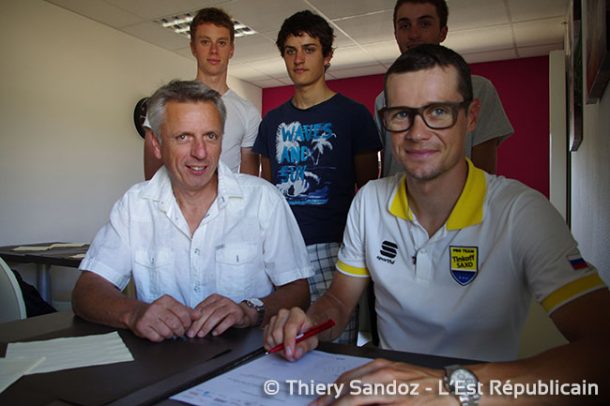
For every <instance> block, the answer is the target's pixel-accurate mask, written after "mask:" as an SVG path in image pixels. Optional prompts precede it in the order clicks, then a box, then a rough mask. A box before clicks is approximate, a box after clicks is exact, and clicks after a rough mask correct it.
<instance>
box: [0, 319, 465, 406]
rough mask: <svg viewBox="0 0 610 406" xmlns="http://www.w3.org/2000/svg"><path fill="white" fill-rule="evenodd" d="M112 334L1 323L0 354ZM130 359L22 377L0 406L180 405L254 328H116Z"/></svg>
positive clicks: (75, 324) (329, 346) (239, 356)
mask: <svg viewBox="0 0 610 406" xmlns="http://www.w3.org/2000/svg"><path fill="white" fill-rule="evenodd" d="M114 330H116V329H113V328H110V327H106V326H102V325H98V324H94V323H89V322H86V321H84V320H82V319H80V318H78V317H76V316H74V315H73V314H72V313H69V312H60V313H52V314H48V315H44V316H39V317H34V318H30V319H26V320H19V321H14V322H9V323H3V324H0V355H4V354H5V349H6V343H9V342H16V341H33V340H43V339H51V338H57V337H77V336H83V335H90V334H104V333H108V332H111V331H114ZM119 335H120V336H121V338H122V339H123V341H124V342H125V345H126V346H127V347H128V348H129V350H130V351H131V353H132V354H133V357H134V359H135V361H133V362H124V363H116V364H109V365H99V366H92V367H85V368H75V369H68V370H63V371H56V372H49V373H44V374H34V375H27V376H24V377H22V378H20V379H19V380H18V381H17V382H15V383H13V384H12V385H11V386H10V387H9V388H7V389H6V390H5V391H4V392H3V393H1V394H0V405H5V404H6V405H13V404H15V405H17V404H18V405H75V404H77V405H92V406H93V405H102V404H110V405H141V404H161V405H177V404H181V403H179V402H175V401H172V400H169V399H168V397H170V396H171V395H173V394H175V393H178V392H181V391H183V390H185V389H188V388H190V387H192V386H194V385H196V384H199V383H201V382H203V381H205V380H208V379H210V378H212V377H214V376H216V375H218V374H220V373H222V372H224V371H227V370H229V369H231V368H233V367H235V366H237V365H241V364H243V363H244V362H247V361H248V360H250V359H252V358H254V357H256V356H258V355H261V354H262V353H263V352H264V351H263V349H262V347H261V344H262V331H261V330H259V329H231V330H229V331H227V332H226V333H225V334H223V335H222V336H220V337H206V338H200V339H189V340H168V341H164V342H162V343H152V342H149V341H147V340H144V339H141V338H138V337H136V336H135V335H134V334H132V333H131V332H130V331H126V330H119ZM319 349H320V350H322V351H328V352H333V353H341V354H349V355H356V356H362V357H368V358H379V357H382V358H388V359H392V360H396V361H405V362H410V363H413V364H418V365H424V366H429V367H433V368H441V367H443V366H445V365H451V364H455V363H461V364H468V363H469V362H470V361H467V360H458V359H452V358H444V357H436V356H431V355H422V354H413V353H405V352H397V351H387V350H380V349H377V348H374V347H354V346H349V345H342V344H334V343H322V344H321V345H320V348H319Z"/></svg>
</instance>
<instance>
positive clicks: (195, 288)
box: [193, 285, 200, 293]
mask: <svg viewBox="0 0 610 406" xmlns="http://www.w3.org/2000/svg"><path fill="white" fill-rule="evenodd" d="M193 290H194V291H195V292H197V293H199V290H200V288H199V285H195V287H194V288H193Z"/></svg>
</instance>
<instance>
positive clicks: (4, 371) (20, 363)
mask: <svg viewBox="0 0 610 406" xmlns="http://www.w3.org/2000/svg"><path fill="white" fill-rule="evenodd" d="M44 360H45V358H44V357H39V358H23V357H19V358H0V393H2V392H4V390H5V389H6V388H8V387H9V386H10V385H11V384H12V383H13V382H15V381H16V380H17V379H19V378H21V377H22V376H23V375H25V374H27V373H28V372H30V371H31V370H32V369H34V368H36V366H37V365H39V364H40V363H41V362H43V361H44Z"/></svg>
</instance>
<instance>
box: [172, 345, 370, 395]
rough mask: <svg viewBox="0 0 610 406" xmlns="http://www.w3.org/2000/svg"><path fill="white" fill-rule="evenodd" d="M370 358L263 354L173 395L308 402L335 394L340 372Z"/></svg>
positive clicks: (333, 355) (324, 354)
mask: <svg viewBox="0 0 610 406" xmlns="http://www.w3.org/2000/svg"><path fill="white" fill-rule="evenodd" d="M370 361H371V359H369V358H363V357H354V356H350V355H342V354H330V353H326V352H322V351H312V352H310V353H308V354H306V355H305V356H304V357H303V358H301V359H300V360H298V361H296V362H288V361H286V360H285V359H283V358H281V357H280V356H279V355H273V354H270V355H263V356H262V357H260V358H257V359H255V360H254V361H252V362H249V363H247V364H245V365H242V366H240V367H238V368H235V369H233V370H231V371H229V372H227V373H225V374H222V375H220V376H217V377H216V378H213V379H210V380H209V381H207V382H203V383H201V384H199V385H197V386H194V387H192V388H191V389H188V390H186V391H184V392H182V393H179V394H177V395H174V396H172V399H174V400H179V401H181V402H185V403H189V404H191V405H213V406H221V405H222V406H227V405H231V406H267V405H282V406H292V405H295V406H296V405H307V404H308V403H309V402H311V401H313V400H315V399H316V398H318V397H320V396H321V395H323V394H330V395H333V396H334V395H335V394H336V389H338V388H337V387H336V385H335V384H334V382H335V380H336V379H337V378H338V377H339V375H341V374H342V373H343V372H345V371H347V370H349V369H352V368H356V367H359V366H361V365H363V364H366V363H367V362H370Z"/></svg>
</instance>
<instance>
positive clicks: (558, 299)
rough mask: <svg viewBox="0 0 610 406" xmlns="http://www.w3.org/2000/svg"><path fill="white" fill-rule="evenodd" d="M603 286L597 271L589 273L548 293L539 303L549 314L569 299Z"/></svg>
mask: <svg viewBox="0 0 610 406" xmlns="http://www.w3.org/2000/svg"><path fill="white" fill-rule="evenodd" d="M605 286H606V285H605V284H604V282H603V281H602V280H601V278H600V277H599V275H598V274H597V272H595V273H591V274H588V275H587V276H585V277H582V278H580V279H576V280H575V281H572V282H570V283H568V284H567V285H564V286H562V287H561V288H559V289H557V290H556V291H554V292H553V293H551V294H550V295H548V296H547V297H546V298H545V299H544V300H543V301H542V303H541V304H542V307H543V308H544V310H545V311H546V312H547V313H549V314H550V313H552V312H553V311H554V310H556V309H557V308H558V307H559V306H561V305H562V304H564V303H566V302H568V301H569V300H570V299H573V298H574V297H576V296H579V295H581V294H583V293H588V292H591V291H593V290H596V289H599V288H603V287H605Z"/></svg>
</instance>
